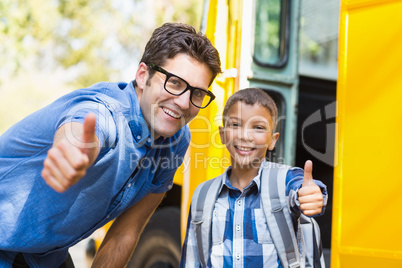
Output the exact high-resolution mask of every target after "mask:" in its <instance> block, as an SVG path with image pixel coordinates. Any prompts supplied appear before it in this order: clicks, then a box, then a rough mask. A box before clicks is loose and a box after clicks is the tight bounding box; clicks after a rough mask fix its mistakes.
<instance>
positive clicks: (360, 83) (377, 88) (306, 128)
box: [88, 0, 402, 267]
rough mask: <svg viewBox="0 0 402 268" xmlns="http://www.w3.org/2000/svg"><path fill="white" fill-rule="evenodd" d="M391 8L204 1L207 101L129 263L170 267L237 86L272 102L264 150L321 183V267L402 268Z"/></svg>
mask: <svg viewBox="0 0 402 268" xmlns="http://www.w3.org/2000/svg"><path fill="white" fill-rule="evenodd" d="M400 14H402V2H401V1H392V0H347V1H339V0H326V1H320V0H303V1H300V0H247V1H245V0H229V1H228V0H205V2H204V14H203V20H202V31H203V32H205V33H206V35H207V36H208V37H209V38H210V39H211V41H212V42H213V44H214V45H215V46H216V47H217V49H218V51H219V53H220V56H221V61H222V69H223V70H224V72H223V74H222V75H220V76H218V77H217V79H216V81H215V82H214V83H213V85H212V91H213V92H214V94H215V95H216V99H215V100H214V102H213V103H212V104H210V106H209V107H208V108H207V109H204V110H201V111H200V113H199V115H198V116H197V117H196V118H195V119H194V120H193V121H192V122H190V129H191V132H192V139H191V144H190V147H189V150H188V152H187V154H186V157H185V160H184V163H183V165H182V167H181V168H180V169H179V170H178V171H177V173H176V176H175V178H174V186H173V188H172V189H171V190H170V191H169V192H168V193H167V195H166V197H165V198H164V200H163V202H162V204H161V205H160V206H159V207H158V209H157V210H156V212H155V213H154V215H153V216H152V218H151V219H150V221H149V223H148V225H147V226H146V228H145V230H144V232H143V234H142V236H141V238H140V241H139V243H138V245H137V248H136V250H135V252H134V254H133V257H132V260H131V261H130V263H129V265H128V267H159V266H161V267H178V264H179V260H180V248H181V244H182V239H183V238H184V235H185V231H186V224H187V216H188V211H189V205H190V202H191V196H192V193H193V191H194V190H195V188H196V187H197V185H198V184H200V183H201V182H203V181H205V180H208V179H212V178H214V177H216V176H218V175H219V174H221V173H222V172H223V171H224V170H225V168H226V167H227V166H228V165H229V155H228V153H227V151H226V150H225V148H224V146H223V145H222V144H221V143H220V140H219V133H218V126H219V125H221V114H222V110H223V107H224V104H225V101H226V100H227V98H228V97H229V96H230V95H232V94H233V93H234V92H236V91H238V90H241V89H242V88H246V87H259V88H262V89H263V90H265V91H267V92H268V93H269V94H270V95H271V96H272V97H273V99H274V100H275V102H276V103H277V106H278V110H279V122H278V129H277V130H278V131H279V132H280V133H281V135H280V139H279V141H278V143H277V146H276V148H275V150H274V151H273V152H272V153H270V154H269V155H267V158H269V159H270V160H271V161H275V162H281V163H285V164H289V165H293V166H299V167H303V164H304V162H305V160H307V159H311V160H313V162H314V168H313V176H314V177H315V178H317V179H320V180H321V181H323V182H324V183H325V184H326V185H327V186H328V192H329V201H328V205H327V209H326V213H325V215H324V216H321V217H319V218H317V221H318V222H319V224H320V228H321V235H322V242H323V246H324V253H325V258H326V266H327V267H329V266H331V267H402V245H401V243H400V242H399V241H398V238H399V237H400V236H399V235H398V234H399V232H398V229H397V228H398V224H397V222H398V220H399V219H400V218H401V217H400V216H397V215H398V214H396V213H397V212H398V205H399V206H400V205H401V204H402V197H401V195H398V190H399V189H400V188H401V186H402V185H401V184H402V182H401V180H399V179H398V178H397V176H395V175H394V174H391V169H392V168H393V167H397V161H398V160H399V157H398V154H397V153H398V152H399V150H401V149H402V146H401V145H402V142H401V141H400V139H399V138H398V125H399V123H401V122H402V109H400V108H399V107H398V106H397V105H398V101H399V99H398V96H399V97H402V93H401V90H400V89H401V88H402V76H401V75H399V73H400V70H401V69H402V68H401V67H402V60H401V59H402V35H401V34H400V30H401V29H402V19H401V18H400ZM398 15H399V16H398ZM398 186H399V187H398ZM395 214H396V215H395ZM106 230H107V227H106V228H103V229H101V230H99V232H98V234H99V239H98V238H96V239H95V240H94V241H92V242H93V243H92V244H91V246H89V247H88V248H89V250H88V252H92V253H93V250H92V249H96V248H97V247H98V246H99V243H100V241H101V238H102V237H103V235H104V232H105V231H106Z"/></svg>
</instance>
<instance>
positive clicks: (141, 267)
mask: <svg viewBox="0 0 402 268" xmlns="http://www.w3.org/2000/svg"><path fill="white" fill-rule="evenodd" d="M180 247H181V239H180V210H179V209H178V208H175V207H164V208H161V209H158V210H157V211H156V212H155V213H154V215H153V216H152V217H151V219H150V220H149V222H148V224H147V226H146V227H145V229H144V232H143V233H142V235H141V238H140V241H139V242H138V245H137V248H136V249H135V251H134V253H133V256H132V257H131V260H130V262H129V263H128V265H127V267H128V268H177V267H179V263H180V254H181V250H180Z"/></svg>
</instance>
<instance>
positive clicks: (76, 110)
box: [57, 101, 117, 147]
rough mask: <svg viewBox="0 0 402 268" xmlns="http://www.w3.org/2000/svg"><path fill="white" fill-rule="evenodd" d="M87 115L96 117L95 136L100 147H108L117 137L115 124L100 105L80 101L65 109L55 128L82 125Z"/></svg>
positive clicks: (108, 113)
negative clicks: (68, 124) (76, 123)
mask: <svg viewBox="0 0 402 268" xmlns="http://www.w3.org/2000/svg"><path fill="white" fill-rule="evenodd" d="M89 113H92V114H94V115H95V116H96V127H95V134H96V136H97V137H98V139H99V141H100V143H101V147H108V146H109V145H111V144H113V143H114V141H115V139H116V135H117V131H116V124H115V122H114V120H113V117H112V114H111V113H110V111H109V110H108V109H107V108H106V107H105V106H104V105H103V104H102V103H98V102H95V101H82V102H79V103H75V104H74V105H72V106H69V107H67V108H66V110H65V112H64V113H63V114H62V115H61V117H60V119H59V121H58V123H57V128H59V127H61V126H62V125H64V124H67V123H71V122H78V123H81V124H83V123H84V121H85V117H86V116H87V115H88V114H89Z"/></svg>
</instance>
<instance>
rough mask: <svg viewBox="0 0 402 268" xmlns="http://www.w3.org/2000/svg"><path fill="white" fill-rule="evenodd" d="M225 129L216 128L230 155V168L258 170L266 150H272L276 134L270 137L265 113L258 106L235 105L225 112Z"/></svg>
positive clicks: (268, 120) (265, 111)
mask: <svg viewBox="0 0 402 268" xmlns="http://www.w3.org/2000/svg"><path fill="white" fill-rule="evenodd" d="M224 122H225V126H224V127H219V133H220V136H221V141H222V143H223V144H225V146H226V148H227V149H228V151H229V153H230V158H231V161H232V167H233V168H236V167H239V168H253V167H254V166H253V164H255V165H256V166H255V167H254V168H259V166H260V163H261V161H262V160H264V159H265V155H266V152H267V150H272V149H274V147H275V143H276V141H277V140H278V137H279V133H273V131H274V130H273V129H272V126H273V122H272V117H271V115H270V113H269V111H268V110H267V109H266V108H265V107H263V106H261V105H259V104H254V105H248V104H245V103H244V102H237V103H235V104H233V105H232V107H230V108H229V110H228V113H227V115H226V118H225V119H224Z"/></svg>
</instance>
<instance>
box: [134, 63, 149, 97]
mask: <svg viewBox="0 0 402 268" xmlns="http://www.w3.org/2000/svg"><path fill="white" fill-rule="evenodd" d="M148 77H149V72H148V66H147V65H146V64H145V63H143V62H141V63H140V65H139V66H138V69H137V73H136V74H135V82H137V87H138V90H140V91H141V92H142V90H143V89H144V87H145V85H146V83H147V80H148Z"/></svg>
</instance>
